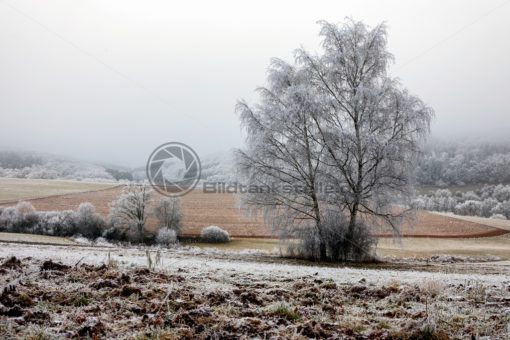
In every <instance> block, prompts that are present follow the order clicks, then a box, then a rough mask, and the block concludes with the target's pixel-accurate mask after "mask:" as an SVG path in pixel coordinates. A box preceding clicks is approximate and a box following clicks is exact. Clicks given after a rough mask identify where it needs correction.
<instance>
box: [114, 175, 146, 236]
mask: <svg viewBox="0 0 510 340" xmlns="http://www.w3.org/2000/svg"><path fill="white" fill-rule="evenodd" d="M151 194H152V190H151V189H150V188H149V186H148V185H147V184H129V185H126V186H125V187H124V189H123V190H122V193H121V195H120V197H119V198H118V199H117V200H115V201H113V202H112V203H111V204H110V214H109V219H110V221H111V224H112V225H113V228H115V229H117V230H120V231H121V232H122V233H124V234H129V233H134V234H135V238H136V240H137V241H143V240H144V238H145V223H146V222H147V218H148V213H149V209H148V207H149V201H150V198H151Z"/></svg>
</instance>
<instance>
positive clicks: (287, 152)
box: [237, 59, 325, 253]
mask: <svg viewBox="0 0 510 340" xmlns="http://www.w3.org/2000/svg"><path fill="white" fill-rule="evenodd" d="M268 83H269V84H268V86H267V87H262V88H259V89H258V92H259V94H260V102H259V104H258V105H256V106H254V107H250V106H249V105H248V104H247V103H245V102H239V103H238V104H237V112H238V113H239V114H240V118H241V122H242V125H243V126H244V128H245V129H246V132H247V148H246V150H243V151H241V150H239V151H238V152H237V156H238V158H237V160H238V165H239V169H240V173H241V175H244V177H243V178H244V179H245V180H246V182H247V184H248V185H249V186H251V188H249V190H247V191H248V192H247V193H245V194H244V195H243V196H242V199H243V202H244V203H245V204H247V205H248V206H250V207H253V208H255V209H262V210H263V211H264V213H265V216H266V219H268V220H270V221H269V222H270V223H271V224H272V225H273V226H274V227H275V228H278V229H279V231H280V232H281V233H282V234H287V233H288V232H292V230H287V226H292V227H296V228H300V227H304V226H308V225H310V224H311V225H312V227H313V228H317V230H318V233H319V234H321V230H320V219H321V213H320V206H319V199H320V198H319V194H320V193H319V190H318V185H319V166H320V158H321V157H322V152H323V147H322V146H321V145H320V144H319V143H318V142H317V140H316V135H317V129H316V127H315V123H314V119H313V114H314V113H316V111H317V110H318V108H319V105H320V104H319V103H318V102H317V99H318V98H317V96H316V95H315V93H314V90H313V88H311V86H310V83H309V81H308V78H307V74H306V72H305V71H304V70H303V69H300V68H299V67H294V66H291V65H289V64H287V63H286V62H284V61H281V60H278V59H274V60H273V61H272V62H271V65H270V68H269V75H268ZM285 236H287V235H285ZM321 249H322V251H323V253H324V252H325V244H324V242H322V244H321Z"/></svg>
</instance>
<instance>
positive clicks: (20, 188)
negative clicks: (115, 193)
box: [0, 178, 116, 203]
mask: <svg viewBox="0 0 510 340" xmlns="http://www.w3.org/2000/svg"><path fill="white" fill-rule="evenodd" d="M114 185H116V184H112V183H87V182H77V181H57V180H44V179H20V178H0V203H2V202H14V201H19V200H27V199H33V198H38V197H46V196H53V195H62V194H69V193H77V192H85V191H92V190H100V189H106V188H110V187H112V186H114Z"/></svg>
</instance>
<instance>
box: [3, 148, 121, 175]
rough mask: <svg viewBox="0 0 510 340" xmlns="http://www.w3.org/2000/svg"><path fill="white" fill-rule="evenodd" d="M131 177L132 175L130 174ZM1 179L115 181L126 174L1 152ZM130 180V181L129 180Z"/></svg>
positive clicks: (28, 155) (63, 160) (18, 153)
mask: <svg viewBox="0 0 510 340" xmlns="http://www.w3.org/2000/svg"><path fill="white" fill-rule="evenodd" d="M129 175H130V174H129ZM0 177H10V178H30V179H66V180H81V181H85V180H90V181H114V180H117V177H119V178H121V179H127V178H125V177H127V176H126V174H124V173H122V172H118V171H116V170H110V171H108V170H107V169H105V168H104V167H102V166H99V165H95V164H89V163H84V162H78V161H72V160H67V159H60V158H58V157H54V156H48V155H38V154H32V153H24V152H5V151H4V152H0ZM128 180H129V179H128Z"/></svg>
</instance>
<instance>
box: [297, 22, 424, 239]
mask: <svg viewBox="0 0 510 340" xmlns="http://www.w3.org/2000/svg"><path fill="white" fill-rule="evenodd" d="M321 25H322V29H321V36H322V37H323V41H322V47H323V49H324V53H323V54H322V55H318V56H313V55H310V54H309V53H307V52H306V51H304V50H299V51H298V52H297V56H298V60H299V61H300V62H301V63H302V64H303V65H304V67H305V68H306V70H307V72H308V75H309V79H310V81H311V83H312V87H313V88H314V89H315V90H316V91H317V93H319V95H320V102H321V107H320V108H321V109H320V110H319V113H318V114H317V115H316V116H315V119H316V126H317V129H318V131H319V139H320V142H321V144H322V145H323V146H324V147H325V150H326V154H327V160H326V161H325V163H326V164H327V165H328V169H327V171H328V175H329V176H330V177H331V182H334V183H335V184H336V185H337V186H338V187H339V189H340V190H338V191H337V194H335V195H331V197H329V203H330V204H336V205H339V207H340V208H341V209H342V210H347V211H348V213H349V231H348V237H349V235H352V233H353V232H354V228H356V224H357V220H358V218H359V215H360V214H364V215H372V216H376V217H379V218H382V219H383V220H384V221H386V222H387V223H388V224H389V225H390V226H391V227H392V228H393V230H394V231H398V230H397V228H396V224H395V220H396V218H398V217H399V215H400V214H398V213H395V211H393V210H392V209H391V204H392V203H394V202H395V198H397V197H402V196H403V195H408V194H409V192H410V190H409V189H411V187H412V184H413V183H412V174H413V171H414V166H415V162H416V159H417V155H418V152H419V147H420V144H421V142H422V141H424V139H425V138H426V136H427V134H428V132H429V127H430V121H431V118H432V116H433V111H432V109H430V108H429V107H428V106H426V105H425V104H424V103H423V102H422V101H421V100H420V99H419V98H418V97H415V96H412V95H411V94H409V92H408V91H407V90H406V89H405V88H404V87H403V86H402V85H401V84H400V83H399V81H398V80H397V79H394V78H391V77H390V76H389V75H388V67H389V63H390V62H391V61H392V58H393V57H392V55H391V54H390V53H389V52H388V51H387V49H386V28H385V26H384V25H383V24H381V25H378V26H376V27H375V28H373V29H371V28H369V27H368V26H366V25H365V24H363V23H362V22H355V21H352V20H349V21H347V22H346V23H345V24H343V25H341V26H337V25H334V24H330V23H328V22H321Z"/></svg>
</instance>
